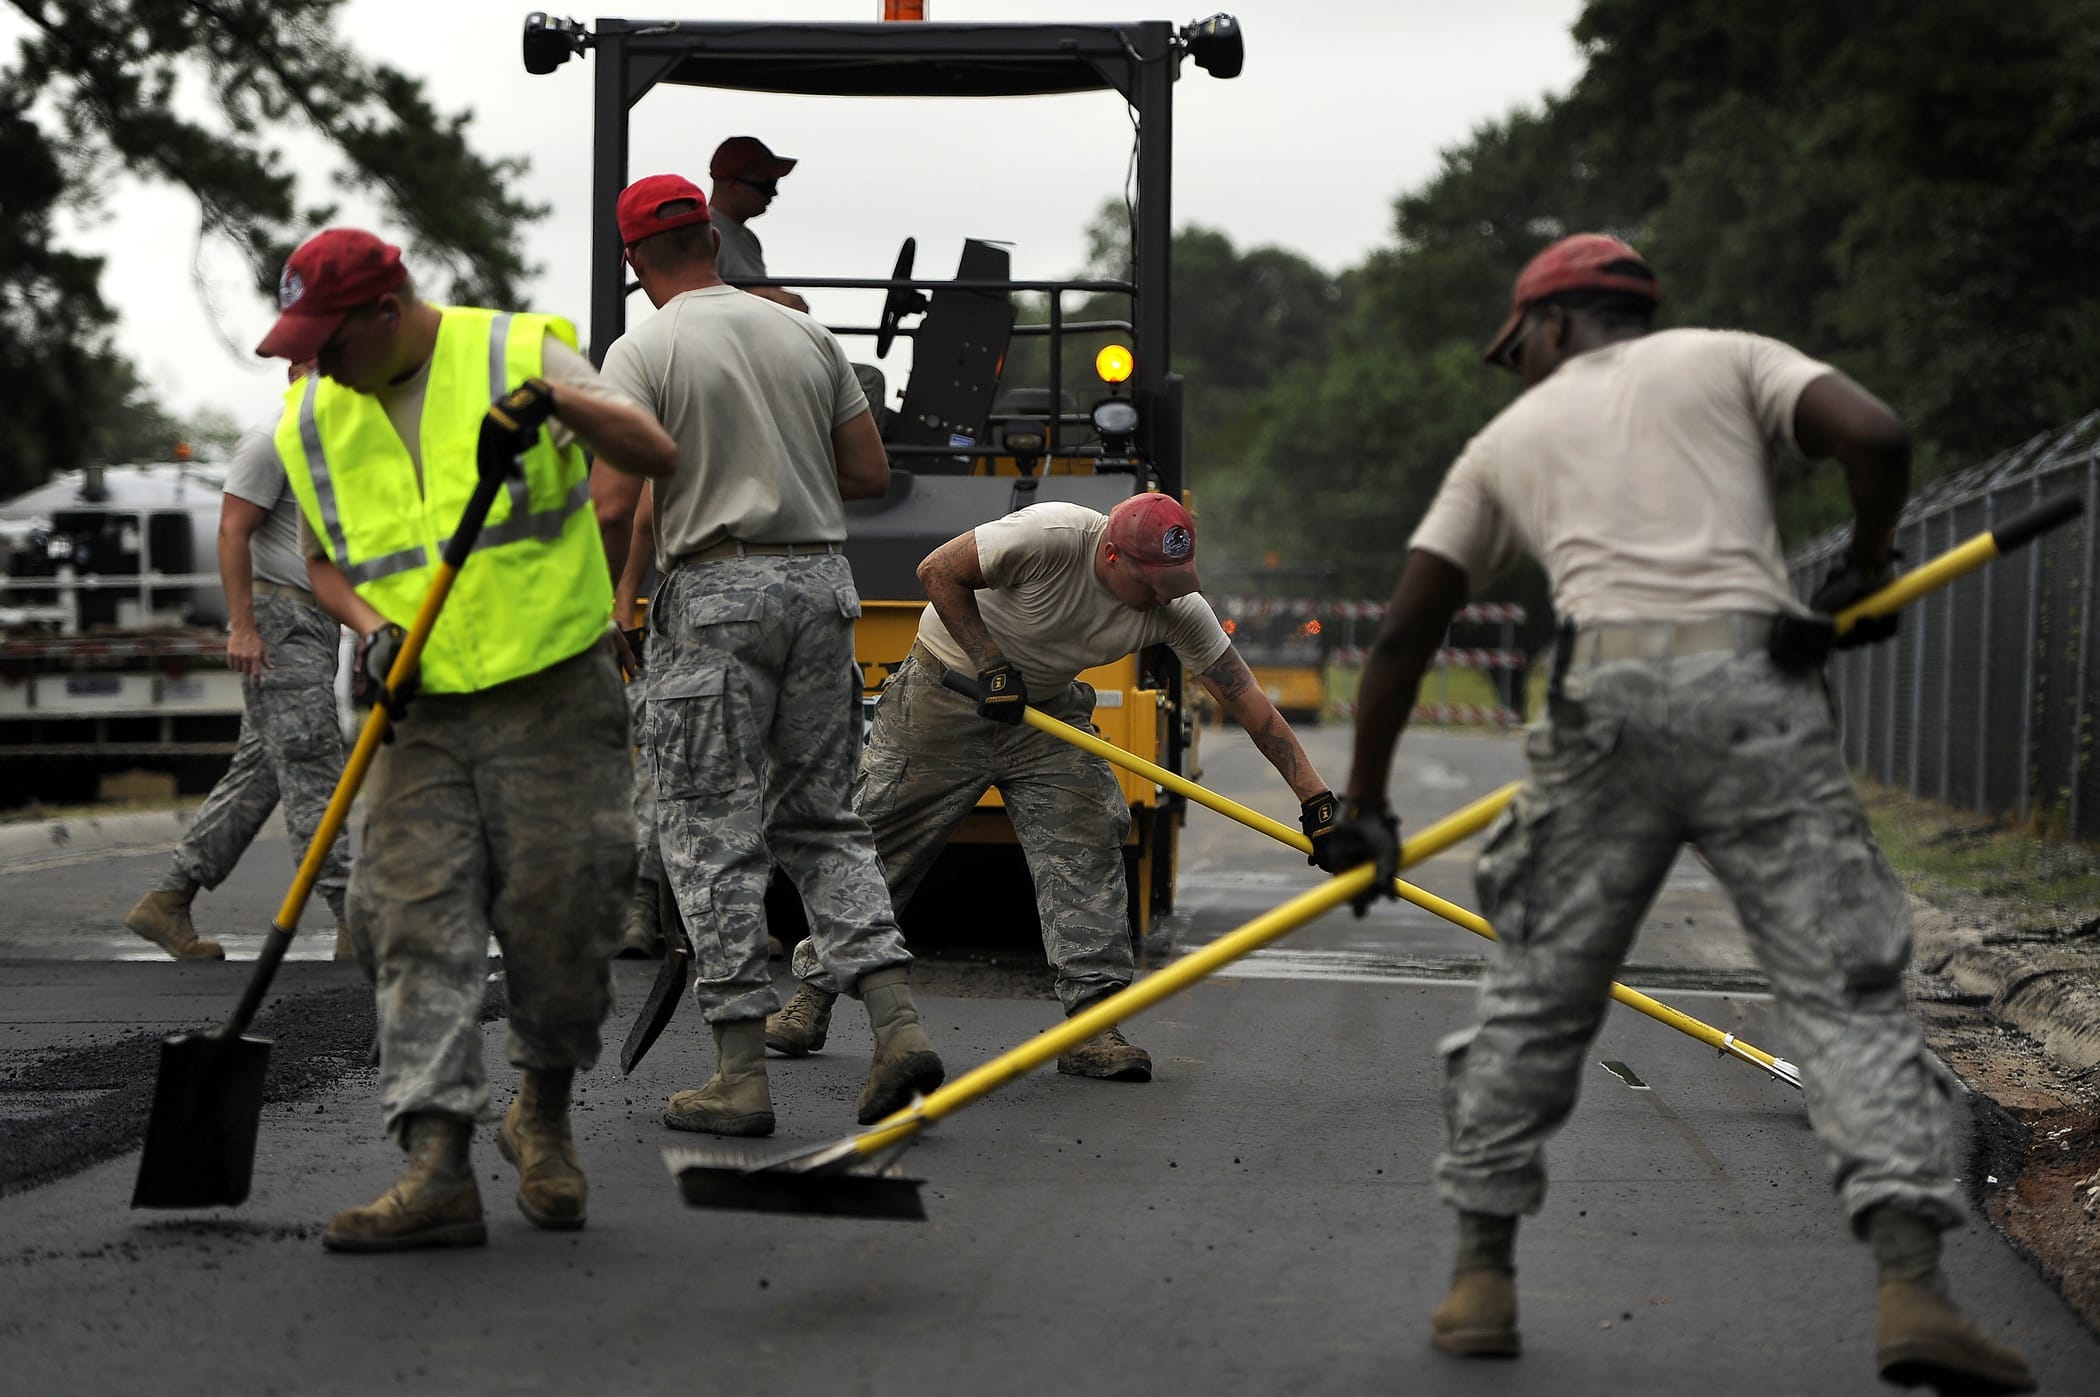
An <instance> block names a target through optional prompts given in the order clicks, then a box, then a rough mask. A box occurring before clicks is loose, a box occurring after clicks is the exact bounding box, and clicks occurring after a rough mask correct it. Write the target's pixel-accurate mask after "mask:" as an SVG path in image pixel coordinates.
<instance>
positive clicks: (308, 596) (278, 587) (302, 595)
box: [253, 577, 320, 606]
mask: <svg viewBox="0 0 2100 1397" xmlns="http://www.w3.org/2000/svg"><path fill="white" fill-rule="evenodd" d="M253 590H254V592H255V595H256V596H258V597H289V598H290V599H291V600H293V601H303V602H305V603H306V604H307V605H308V606H319V605H320V603H319V602H317V601H315V600H314V594H313V593H312V592H309V591H307V590H306V589H305V588H304V587H287V586H285V585H284V584H283V583H282V582H265V581H263V579H261V578H260V577H258V578H256V579H255V581H254V583H253Z"/></svg>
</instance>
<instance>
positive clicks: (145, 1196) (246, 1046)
mask: <svg viewBox="0 0 2100 1397" xmlns="http://www.w3.org/2000/svg"><path fill="white" fill-rule="evenodd" d="M269 1065H270V1044H269V1041H268V1040H267V1039H262V1038H220V1037H216V1036H214V1035H212V1034H206V1033H186V1034H181V1035H179V1036H177V1037H174V1038H169V1039H165V1040H164V1041H163V1042H162V1043H161V1045H160V1078H159V1080H158V1081H157V1082H155V1084H154V1088H153V1114H152V1116H151V1117H149V1118H148V1120H147V1122H146V1149H145V1153H144V1154H142V1155H141V1156H140V1157H139V1177H138V1183H137V1184H136V1185H135V1186H134V1187H133V1189H132V1191H131V1206H132V1207H134V1208H219V1207H231V1206H233V1205H234V1204H237V1203H243V1202H246V1201H247V1198H248V1181H249V1178H250V1176H251V1175H252V1174H253V1173H254V1171H255V1134H256V1130H257V1128H258V1127H259V1126H260V1125H261V1124H262V1097H263V1074H264V1072H265V1070H266V1069H267V1068H268V1067H269Z"/></svg>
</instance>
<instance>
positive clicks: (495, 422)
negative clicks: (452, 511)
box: [475, 378, 554, 478]
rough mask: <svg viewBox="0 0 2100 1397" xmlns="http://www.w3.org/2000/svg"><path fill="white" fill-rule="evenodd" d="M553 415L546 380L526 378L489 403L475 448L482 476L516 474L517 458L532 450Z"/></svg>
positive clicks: (548, 386)
mask: <svg viewBox="0 0 2100 1397" xmlns="http://www.w3.org/2000/svg"><path fill="white" fill-rule="evenodd" d="M553 415H554V389H553V387H552V386H551V385H550V384H548V383H547V381H546V380H545V379H539V378H528V379H526V380H525V381H524V382H523V383H521V384H519V385H518V386H517V387H515V388H513V389H511V390H510V391H509V392H508V393H505V394H504V395H503V396H502V397H500V398H498V399H497V400H496V401H495V402H493V403H490V404H489V410H488V412H487V414H486V415H484V416H483V417H482V419H481V439H480V441H479V442H478V443H477V444H476V448H475V463H476V465H477V467H478V468H479V470H480V472H481V474H482V476H483V478H487V477H488V476H490V475H498V476H509V475H515V474H516V473H517V468H518V458H519V457H520V456H523V455H524V454H525V453H526V452H527V451H530V450H531V449H532V444H533V443H534V442H536V441H538V440H539V436H540V428H541V427H542V426H543V425H545V423H546V421H547V419H548V418H550V417H552V416H553Z"/></svg>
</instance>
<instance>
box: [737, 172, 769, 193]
mask: <svg viewBox="0 0 2100 1397" xmlns="http://www.w3.org/2000/svg"><path fill="white" fill-rule="evenodd" d="M730 178H731V179H733V180H735V181H736V182H737V183H738V184H741V185H747V186H749V187H750V188H752V189H756V190H757V191H758V192H759V193H761V194H768V195H770V194H778V193H779V192H780V181H779V180H777V179H745V178H744V177H743V176H742V175H731V176H730Z"/></svg>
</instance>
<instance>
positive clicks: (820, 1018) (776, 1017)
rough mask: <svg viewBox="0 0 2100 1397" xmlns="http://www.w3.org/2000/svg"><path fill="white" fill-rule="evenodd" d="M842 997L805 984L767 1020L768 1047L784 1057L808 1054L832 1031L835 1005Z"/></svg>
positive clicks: (822, 1043) (805, 1055) (821, 1044)
mask: <svg viewBox="0 0 2100 1397" xmlns="http://www.w3.org/2000/svg"><path fill="white" fill-rule="evenodd" d="M837 999H838V996H837V995H835V994H826V993H825V992H824V991H822V990H820V989H812V988H811V987H810V986H808V985H803V986H801V987H800V988H798V989H797V990H796V991H795V995H794V998H792V999H790V1000H789V1001H788V1002H787V1003H786V1004H784V1005H782V1006H781V1007H780V1008H778V1009H776V1010H774V1011H773V1015H772V1017H770V1018H768V1019H767V1020H766V1046H767V1047H769V1048H771V1049H772V1050H773V1051H774V1052H776V1053H779V1054H780V1055H781V1056H782V1057H808V1056H809V1055H810V1054H811V1053H813V1052H815V1051H817V1049H819V1048H821V1047H823V1046H824V1039H825V1036H826V1035H827V1034H829V1033H830V1032H831V1006H832V1004H833V1002H834V1001H836V1000H837Z"/></svg>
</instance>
